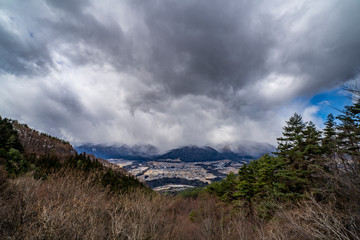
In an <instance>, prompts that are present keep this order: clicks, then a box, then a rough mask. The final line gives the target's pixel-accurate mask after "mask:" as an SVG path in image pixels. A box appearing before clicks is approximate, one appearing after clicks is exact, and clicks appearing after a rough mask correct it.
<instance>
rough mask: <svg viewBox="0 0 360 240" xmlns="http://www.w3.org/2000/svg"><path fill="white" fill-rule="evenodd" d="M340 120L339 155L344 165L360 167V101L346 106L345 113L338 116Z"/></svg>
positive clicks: (352, 167)
mask: <svg viewBox="0 0 360 240" xmlns="http://www.w3.org/2000/svg"><path fill="white" fill-rule="evenodd" d="M336 118H337V119H338V120H340V123H339V124H338V126H337V130H338V134H337V143H338V147H339V154H340V155H339V156H340V157H341V159H342V161H343V164H344V167H347V168H349V169H352V170H354V167H356V168H359V167H360V101H358V102H356V103H355V104H353V105H351V106H345V110H344V111H343V114H341V115H339V116H337V117H336Z"/></svg>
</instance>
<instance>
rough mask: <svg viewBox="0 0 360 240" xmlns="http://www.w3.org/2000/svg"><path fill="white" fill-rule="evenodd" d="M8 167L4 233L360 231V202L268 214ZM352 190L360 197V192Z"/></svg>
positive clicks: (0, 214) (208, 235)
mask: <svg viewBox="0 0 360 240" xmlns="http://www.w3.org/2000/svg"><path fill="white" fill-rule="evenodd" d="M0 172H1V174H0V176H1V177H0V189H1V194H0V239H129V240H130V239H132V240H135V239H136V240H137V239H174V240H180V239H190V240H191V239H194V240H195V239H200V240H201V239H214V240H215V239H226V240H231V239H264V240H265V239H360V237H359V232H360V231H359V220H360V218H359V216H360V214H359V211H358V210H359V207H357V208H356V209H357V212H352V213H349V212H347V211H348V210H349V209H350V207H349V208H346V206H344V208H343V210H342V211H339V210H338V209H339V208H338V207H337V208H334V207H333V206H332V205H331V203H330V201H329V202H328V203H320V202H319V201H317V200H315V198H309V200H306V201H303V202H301V203H299V204H298V206H297V207H292V208H283V209H280V210H279V211H278V212H277V213H276V216H275V217H274V218H273V219H272V220H270V221H267V222H266V221H264V220H259V219H258V218H256V217H254V216H251V215H248V214H246V213H245V212H242V211H241V209H238V208H235V207H234V206H231V205H227V204H225V203H221V202H219V201H218V200H217V199H215V198H212V197H210V196H209V195H203V196H200V197H199V198H198V199H194V198H174V197H166V196H163V195H160V194H156V193H150V192H149V191H142V190H135V191H134V192H132V193H128V194H113V193H109V191H108V190H107V189H106V188H104V187H102V186H101V185H100V184H98V182H97V181H98V180H96V177H92V176H87V177H85V176H84V174H83V173H82V172H80V171H76V170H74V171H72V172H67V173H64V172H59V173H56V174H53V175H50V176H49V177H48V178H47V180H45V181H41V180H35V179H34V178H33V177H31V176H22V177H19V178H16V179H13V180H11V179H9V178H6V177H4V176H6V172H5V171H4V169H2V168H1V169H0ZM339 181H340V180H338V179H334V182H337V183H336V184H338V185H340V184H342V183H343V181H348V180H344V178H342V179H341V181H342V182H339ZM346 184H347V185H351V184H349V183H346ZM350 194H351V195H352V199H353V201H351V202H350V204H351V203H352V204H356V201H358V200H360V198H359V196H360V195H357V196H354V192H351V193H350V192H348V193H347V195H348V196H349V195H350ZM356 194H358V193H356ZM342 197H347V196H342ZM337 202H338V201H332V203H333V204H336V203H337ZM357 203H358V202H357ZM352 207H353V206H351V208H352Z"/></svg>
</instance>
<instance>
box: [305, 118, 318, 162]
mask: <svg viewBox="0 0 360 240" xmlns="http://www.w3.org/2000/svg"><path fill="white" fill-rule="evenodd" d="M303 135H304V146H305V149H304V153H303V156H304V160H306V161H313V160H314V159H315V158H318V157H320V156H321V154H322V149H321V132H320V131H318V130H317V129H316V127H315V124H314V123H313V122H311V121H310V122H309V123H307V124H306V128H305V129H304V131H303Z"/></svg>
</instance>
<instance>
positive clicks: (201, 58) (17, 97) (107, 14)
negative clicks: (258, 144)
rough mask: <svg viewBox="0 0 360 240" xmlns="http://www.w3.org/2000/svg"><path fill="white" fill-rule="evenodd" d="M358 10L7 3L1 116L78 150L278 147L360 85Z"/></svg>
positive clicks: (345, 6)
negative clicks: (325, 101) (291, 130)
mask: <svg viewBox="0 0 360 240" xmlns="http://www.w3.org/2000/svg"><path fill="white" fill-rule="evenodd" d="M359 10H360V2H359V1H357V0H342V1H340V0H328V1H325V0H324V1H309V0H298V1H280V0H278V1H265V0H259V1H250V0H249V1H245V0H242V1H238V0H228V1H218V0H197V1H193V0H183V1H176V0H168V1H160V0H151V1H145V0H131V1H130V0H123V1H115V0H106V1H91V0H81V1H70V0H66V1H57V0H46V1H45V0H43V1H41V0H29V1H26V2H23V1H19V0H14V1H3V2H2V3H0V114H1V115H2V116H6V117H11V118H15V119H18V120H20V121H23V122H26V123H28V124H29V125H30V126H32V127H35V128H37V129H40V130H42V131H45V132H48V133H50V134H54V135H56V136H59V137H64V138H66V139H67V140H70V141H71V142H72V143H74V144H80V143H85V142H92V143H108V144H110V143H127V144H130V145H131V144H138V143H149V144H153V145H156V146H158V147H160V148H161V149H166V148H169V147H174V146H179V145H188V144H198V145H204V144H211V145H216V144H225V143H231V142H236V141H241V140H253V141H267V142H270V143H275V138H276V137H277V136H279V134H281V127H282V125H283V124H284V120H285V119H287V118H288V117H289V116H290V115H291V114H292V113H294V112H295V111H297V112H299V113H301V114H303V115H304V117H305V118H306V120H313V121H315V122H316V121H317V119H316V117H315V116H314V113H316V111H317V109H318V108H319V106H311V105H309V104H308V103H307V102H306V101H305V100H304V101H303V102H299V101H296V99H299V98H301V99H309V98H311V96H313V95H315V94H317V93H320V92H322V91H326V90H331V89H334V88H336V87H337V86H339V84H342V83H345V82H347V81H349V80H352V79H354V78H356V76H357V74H358V73H359V67H360V28H359V24H360V14H358V13H359Z"/></svg>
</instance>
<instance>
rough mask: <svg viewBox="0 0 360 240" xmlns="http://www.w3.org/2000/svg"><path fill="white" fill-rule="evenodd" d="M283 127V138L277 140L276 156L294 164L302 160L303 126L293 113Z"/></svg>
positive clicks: (297, 115) (299, 117)
mask: <svg viewBox="0 0 360 240" xmlns="http://www.w3.org/2000/svg"><path fill="white" fill-rule="evenodd" d="M286 124H287V125H286V126H285V127H283V129H284V132H283V137H280V138H277V141H278V148H277V152H276V154H277V155H278V156H279V157H281V158H283V159H284V160H287V161H289V162H290V163H294V162H296V161H298V160H299V158H300V159H301V158H302V153H303V151H304V135H303V132H304V129H305V124H304V123H303V121H302V117H301V116H300V115H299V114H297V113H295V114H294V115H293V116H292V117H291V118H290V119H289V121H287V122H286Z"/></svg>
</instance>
